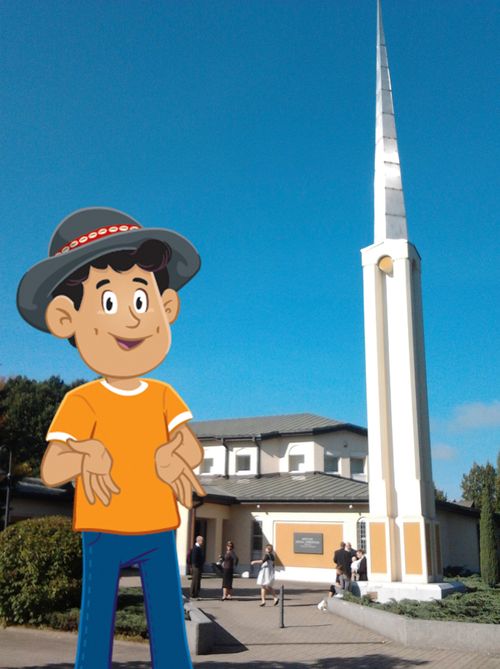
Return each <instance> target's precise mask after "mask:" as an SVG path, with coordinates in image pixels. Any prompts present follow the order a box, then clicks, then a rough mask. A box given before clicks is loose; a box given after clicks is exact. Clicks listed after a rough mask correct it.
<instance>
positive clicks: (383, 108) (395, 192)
mask: <svg viewBox="0 0 500 669" xmlns="http://www.w3.org/2000/svg"><path fill="white" fill-rule="evenodd" d="M375 128H376V129H375V189H374V190H375V240H374V241H375V243H378V242H382V241H383V240H384V239H408V231H407V227H406V212H405V204H404V197H403V185H402V182H401V166H400V163H399V153H398V140H397V135H396V122H395V119H394V105H393V102H392V87H391V75H390V74H389V63H388V61H387V49H386V46H385V36H384V27H383V25H382V10H381V7H380V0H377V107H376V125H375Z"/></svg>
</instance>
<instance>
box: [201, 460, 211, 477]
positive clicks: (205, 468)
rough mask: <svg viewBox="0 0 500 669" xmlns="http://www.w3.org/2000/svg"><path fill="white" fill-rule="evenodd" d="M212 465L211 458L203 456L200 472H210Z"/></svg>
mask: <svg viewBox="0 0 500 669" xmlns="http://www.w3.org/2000/svg"><path fill="white" fill-rule="evenodd" d="M213 466H214V459H213V458H203V462H202V463H201V465H200V474H211V473H212V467H213Z"/></svg>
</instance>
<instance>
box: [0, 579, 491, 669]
mask: <svg viewBox="0 0 500 669" xmlns="http://www.w3.org/2000/svg"><path fill="white" fill-rule="evenodd" d="M127 580H128V583H127V585H135V583H136V582H137V581H133V580H132V581H130V580H129V579H127ZM183 584H184V585H187V581H184V582H183ZM254 584H255V581H248V580H246V579H236V580H235V597H236V598H235V599H233V600H232V601H227V602H222V601H221V600H220V588H219V585H220V581H219V579H217V580H216V579H204V581H203V586H204V587H203V591H202V595H203V596H204V597H203V599H202V601H200V602H197V605H198V606H199V607H200V608H201V609H203V610H204V611H205V613H207V614H208V615H209V616H210V617H212V618H213V619H214V620H215V622H216V623H217V628H216V635H215V643H216V648H215V652H214V653H212V654H211V655H205V656H197V657H195V658H193V663H194V666H195V668H196V669H230V668H232V667H240V666H241V667H248V668H249V669H250V668H251V669H257V668H258V669H305V668H308V667H314V668H315V669H411V668H413V667H421V668H422V669H438V668H439V669H500V658H493V657H485V656H480V655H472V654H467V653H466V654H464V653H461V652H454V651H443V650H418V649H415V648H406V647H404V646H401V645H399V644H396V643H394V642H392V641H389V640H387V639H385V638H384V637H381V636H380V635H378V634H375V633H374V632H370V631H368V630H365V629H364V628H361V627H358V626H356V625H353V624H352V623H349V622H348V621H346V620H344V619H342V618H339V617H337V616H333V615H332V614H330V613H323V612H321V611H318V609H317V607H316V604H317V602H318V601H319V600H320V599H321V597H322V595H323V592H324V590H323V589H322V588H321V587H320V586H317V585H315V586H309V585H305V584H299V583H293V584H292V583H290V584H285V588H286V596H285V604H286V606H285V628H284V629H280V627H279V607H276V608H274V607H272V606H270V605H267V606H266V607H264V608H259V606H258V602H259V599H258V596H257V589H256V587H255V585H254ZM75 643H76V635H74V634H68V633H57V632H42V631H37V630H27V629H23V628H7V629H6V630H0V669H21V668H23V669H42V668H43V669H72V667H73V664H72V661H73V658H74V652H75ZM113 660H114V662H113V669H150V666H151V665H150V662H149V649H148V646H147V644H141V643H132V642H123V641H116V642H115V646H114V657H113ZM171 669H175V667H172V668H171Z"/></svg>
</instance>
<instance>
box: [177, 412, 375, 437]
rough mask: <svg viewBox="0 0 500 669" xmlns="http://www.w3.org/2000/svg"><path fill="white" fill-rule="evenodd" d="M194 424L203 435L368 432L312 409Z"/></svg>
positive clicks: (199, 433)
mask: <svg viewBox="0 0 500 669" xmlns="http://www.w3.org/2000/svg"><path fill="white" fill-rule="evenodd" d="M190 427H191V428H192V429H193V430H194V432H195V433H196V435H197V436H198V437H199V438H201V439H203V438H209V437H233V438H234V437H261V438H266V437H267V438H269V437H272V436H279V435H285V434H304V433H305V434H314V433H317V432H328V431H331V430H339V429H347V430H352V431H354V432H360V433H362V434H366V429H365V428H363V427H359V426H357V425H351V424H350V423H343V422H342V421H338V420H333V419H331V418H324V417H323V416H317V415H316V414H312V413H294V414H285V415H281V416H255V417H254V418H229V419H226V420H204V421H193V422H192V423H190Z"/></svg>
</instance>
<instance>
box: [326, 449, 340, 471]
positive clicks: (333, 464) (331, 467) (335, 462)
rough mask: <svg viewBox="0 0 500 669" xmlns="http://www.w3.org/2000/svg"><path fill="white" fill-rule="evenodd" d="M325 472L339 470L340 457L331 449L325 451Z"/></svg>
mask: <svg viewBox="0 0 500 669" xmlns="http://www.w3.org/2000/svg"><path fill="white" fill-rule="evenodd" d="M325 472H328V473H330V474H338V472H339V458H338V457H337V456H336V455H334V454H333V453H332V452H331V451H325Z"/></svg>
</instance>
